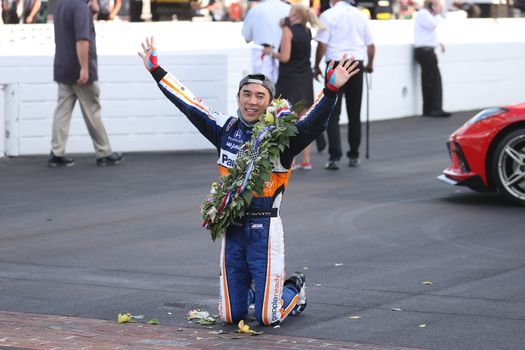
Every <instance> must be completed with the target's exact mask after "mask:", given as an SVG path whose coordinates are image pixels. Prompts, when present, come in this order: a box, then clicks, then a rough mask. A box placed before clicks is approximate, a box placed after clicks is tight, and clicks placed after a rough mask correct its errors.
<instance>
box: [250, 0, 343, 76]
mask: <svg viewBox="0 0 525 350" xmlns="http://www.w3.org/2000/svg"><path fill="white" fill-rule="evenodd" d="M289 12H290V5H289V4H286V3H284V2H282V1H281V0H263V1H261V3H260V4H256V5H255V6H253V7H252V8H251V9H250V11H248V14H247V15H246V18H245V19H244V24H243V26H242V36H243V37H244V39H245V40H246V42H247V43H249V42H252V41H253V43H254V44H256V45H258V46H259V47H254V48H253V49H252V73H263V74H264V75H266V76H268V77H270V78H271V79H272V80H273V81H274V82H277V78H278V74H279V61H277V60H276V59H274V58H272V57H271V56H269V55H264V52H263V46H271V47H273V48H274V50H275V51H276V52H277V51H278V50H279V45H280V44H281V36H282V29H281V27H280V26H279V21H280V20H281V19H282V18H284V17H286V16H288V13H289ZM339 57H340V56H339Z"/></svg>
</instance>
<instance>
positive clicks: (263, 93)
mask: <svg viewBox="0 0 525 350" xmlns="http://www.w3.org/2000/svg"><path fill="white" fill-rule="evenodd" d="M237 103H238V105H239V110H240V111H241V114H242V116H243V118H244V120H245V121H247V122H248V123H254V122H256V121H257V119H258V118H259V116H260V115H261V114H262V113H263V112H264V111H265V110H266V107H268V106H269V105H270V93H269V92H268V90H267V89H266V88H265V87H264V86H262V85H260V84H246V85H244V86H243V87H242V88H241V91H239V95H238V96H237Z"/></svg>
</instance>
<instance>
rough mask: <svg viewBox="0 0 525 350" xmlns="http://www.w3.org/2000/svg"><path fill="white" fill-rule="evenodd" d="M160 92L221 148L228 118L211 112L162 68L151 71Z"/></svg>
mask: <svg viewBox="0 0 525 350" xmlns="http://www.w3.org/2000/svg"><path fill="white" fill-rule="evenodd" d="M151 75H152V76H153V78H155V81H157V84H158V86H159V88H160V90H161V91H162V92H163V93H164V95H165V96H166V97H167V98H168V99H169V100H170V101H171V102H172V103H173V104H174V105H175V106H177V108H178V109H179V110H180V111H181V112H182V113H184V115H186V117H187V118H188V119H189V121H190V122H191V123H192V124H193V125H195V127H196V128H197V129H198V130H199V131H200V133H201V134H202V135H204V137H206V138H207V139H208V140H209V141H210V142H211V143H212V144H213V145H215V147H217V148H219V147H220V142H221V135H222V126H223V125H225V123H226V121H227V120H228V119H229V118H228V117H227V116H225V115H223V114H220V113H217V112H215V111H213V110H211V109H210V108H209V107H208V106H207V105H206V104H205V103H204V102H203V101H202V100H201V99H200V98H197V97H195V95H193V93H192V92H191V91H190V90H189V89H188V88H186V87H185V86H184V85H182V84H181V83H180V82H179V81H178V80H177V78H175V77H174V76H173V75H172V74H170V73H168V72H166V71H165V70H164V69H162V67H160V66H159V67H157V68H155V69H154V70H153V71H151Z"/></svg>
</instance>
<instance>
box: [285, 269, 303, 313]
mask: <svg viewBox="0 0 525 350" xmlns="http://www.w3.org/2000/svg"><path fill="white" fill-rule="evenodd" d="M287 284H290V285H292V286H293V287H294V288H295V289H296V290H297V296H298V298H299V301H298V302H297V306H296V308H295V310H294V312H293V314H294V315H295V314H296V313H301V312H303V311H304V309H306V302H307V299H306V290H305V289H306V277H305V275H304V273H302V272H294V273H293V274H292V275H291V276H290V277H289V278H287V279H286V281H285V282H284V285H287Z"/></svg>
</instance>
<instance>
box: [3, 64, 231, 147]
mask: <svg viewBox="0 0 525 350" xmlns="http://www.w3.org/2000/svg"><path fill="white" fill-rule="evenodd" d="M163 62H164V63H165V64H166V66H167V67H170V70H171V71H172V72H174V73H176V74H177V76H178V77H179V78H180V79H181V80H182V81H185V82H187V83H188V85H189V86H191V90H192V91H193V92H194V93H195V94H197V95H198V96H200V97H202V98H203V99H205V100H206V103H207V104H208V105H209V106H210V107H211V108H213V109H216V110H220V111H223V110H225V109H226V69H227V68H226V67H227V65H226V57H225V56H224V55H218V54H217V55H207V56H202V55H198V56H195V55H191V54H178V55H171V54H166V55H164V56H163ZM52 71H53V58H52V57H51V56H23V57H19V56H12V57H0V77H1V84H3V86H5V87H6V91H5V93H4V99H5V104H4V109H5V119H6V120H5V126H6V130H8V131H9V132H8V134H7V137H6V149H5V152H6V154H7V155H10V156H18V155H26V154H45V153H48V152H49V148H50V141H51V127H52V121H53V112H54V109H55V106H56V98H57V85H56V83H54V82H53V81H52V80H53V77H52ZM99 74H100V76H101V79H100V88H101V104H102V115H103V120H104V124H105V126H106V129H107V132H108V135H109V139H110V141H111V144H112V146H113V149H114V150H118V151H157V150H160V151H165V150H193V149H207V148H209V147H210V146H209V142H208V141H207V140H206V139H205V138H204V137H202V136H201V135H200V134H199V133H198V132H197V131H196V130H195V128H194V127H193V125H191V123H190V122H189V121H188V120H187V119H186V118H185V117H184V115H183V114H182V113H181V112H180V111H179V110H178V109H177V108H176V107H175V106H174V105H172V104H171V102H169V101H168V100H167V99H166V98H165V97H164V95H163V94H162V93H161V92H160V90H159V89H158V87H157V85H156V84H155V82H154V80H153V78H152V77H151V76H150V74H149V73H148V72H147V71H146V70H145V69H144V67H143V66H142V63H141V62H140V60H139V59H138V57H131V56H102V57H100V59H99ZM102 77H103V78H102ZM67 152H68V153H92V152H93V145H92V143H91V139H90V137H89V135H88V133H87V129H86V126H85V124H84V121H83V119H82V114H81V112H80V108H79V106H78V103H77V106H76V107H75V110H74V112H73V118H72V122H71V128H70V133H69V139H68V144H67Z"/></svg>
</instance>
